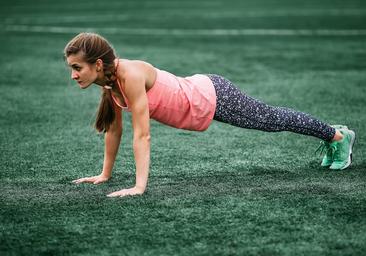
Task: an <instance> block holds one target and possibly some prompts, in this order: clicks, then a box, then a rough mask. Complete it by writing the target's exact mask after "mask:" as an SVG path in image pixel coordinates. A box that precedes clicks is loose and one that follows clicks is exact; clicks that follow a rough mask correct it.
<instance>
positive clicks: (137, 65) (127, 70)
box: [117, 59, 156, 88]
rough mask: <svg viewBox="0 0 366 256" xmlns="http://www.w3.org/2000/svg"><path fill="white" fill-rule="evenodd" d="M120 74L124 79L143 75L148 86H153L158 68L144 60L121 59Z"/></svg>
mask: <svg viewBox="0 0 366 256" xmlns="http://www.w3.org/2000/svg"><path fill="white" fill-rule="evenodd" d="M118 61H119V67H118V70H117V72H118V76H119V77H120V78H122V79H123V80H124V79H126V78H128V77H140V78H141V77H142V78H143V79H144V80H145V83H146V85H147V88H149V87H151V85H152V84H153V83H154V81H155V79H156V69H155V67H154V66H153V65H151V64H150V63H148V62H146V61H142V60H129V59H119V60H118Z"/></svg>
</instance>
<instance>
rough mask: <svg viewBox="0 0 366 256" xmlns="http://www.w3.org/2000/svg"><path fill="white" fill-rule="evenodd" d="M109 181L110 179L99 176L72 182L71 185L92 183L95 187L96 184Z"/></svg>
mask: <svg viewBox="0 0 366 256" xmlns="http://www.w3.org/2000/svg"><path fill="white" fill-rule="evenodd" d="M109 179H110V177H106V176H104V175H102V174H100V175H98V176H93V177H85V178H81V179H77V180H73V181H72V183H75V184H80V183H93V184H94V185H97V184H100V183H103V182H106V181H108V180H109Z"/></svg>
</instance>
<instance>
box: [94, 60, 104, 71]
mask: <svg viewBox="0 0 366 256" xmlns="http://www.w3.org/2000/svg"><path fill="white" fill-rule="evenodd" d="M95 66H96V68H97V72H100V71H102V70H103V61H102V60H101V59H97V61H96V62H95Z"/></svg>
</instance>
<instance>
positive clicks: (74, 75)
mask: <svg viewBox="0 0 366 256" xmlns="http://www.w3.org/2000/svg"><path fill="white" fill-rule="evenodd" d="M78 77H79V74H78V73H77V72H75V71H72V72H71V79H74V80H76V79H78Z"/></svg>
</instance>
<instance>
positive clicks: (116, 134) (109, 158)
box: [73, 107, 122, 184]
mask: <svg viewBox="0 0 366 256" xmlns="http://www.w3.org/2000/svg"><path fill="white" fill-rule="evenodd" d="M121 137H122V113H121V109H120V108H119V107H116V108H115V119H114V121H113V123H112V124H111V126H110V127H109V129H108V131H107V132H106V133H105V135H104V141H105V146H104V163H103V170H102V173H101V174H100V175H97V176H92V177H85V178H81V179H77V180H74V181H73V182H74V183H76V184H79V183H83V182H86V183H93V184H99V183H102V182H105V181H107V180H109V179H110V178H111V176H112V169H113V165H114V162H115V160H116V156H117V153H118V148H119V145H120V142H121Z"/></svg>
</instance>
